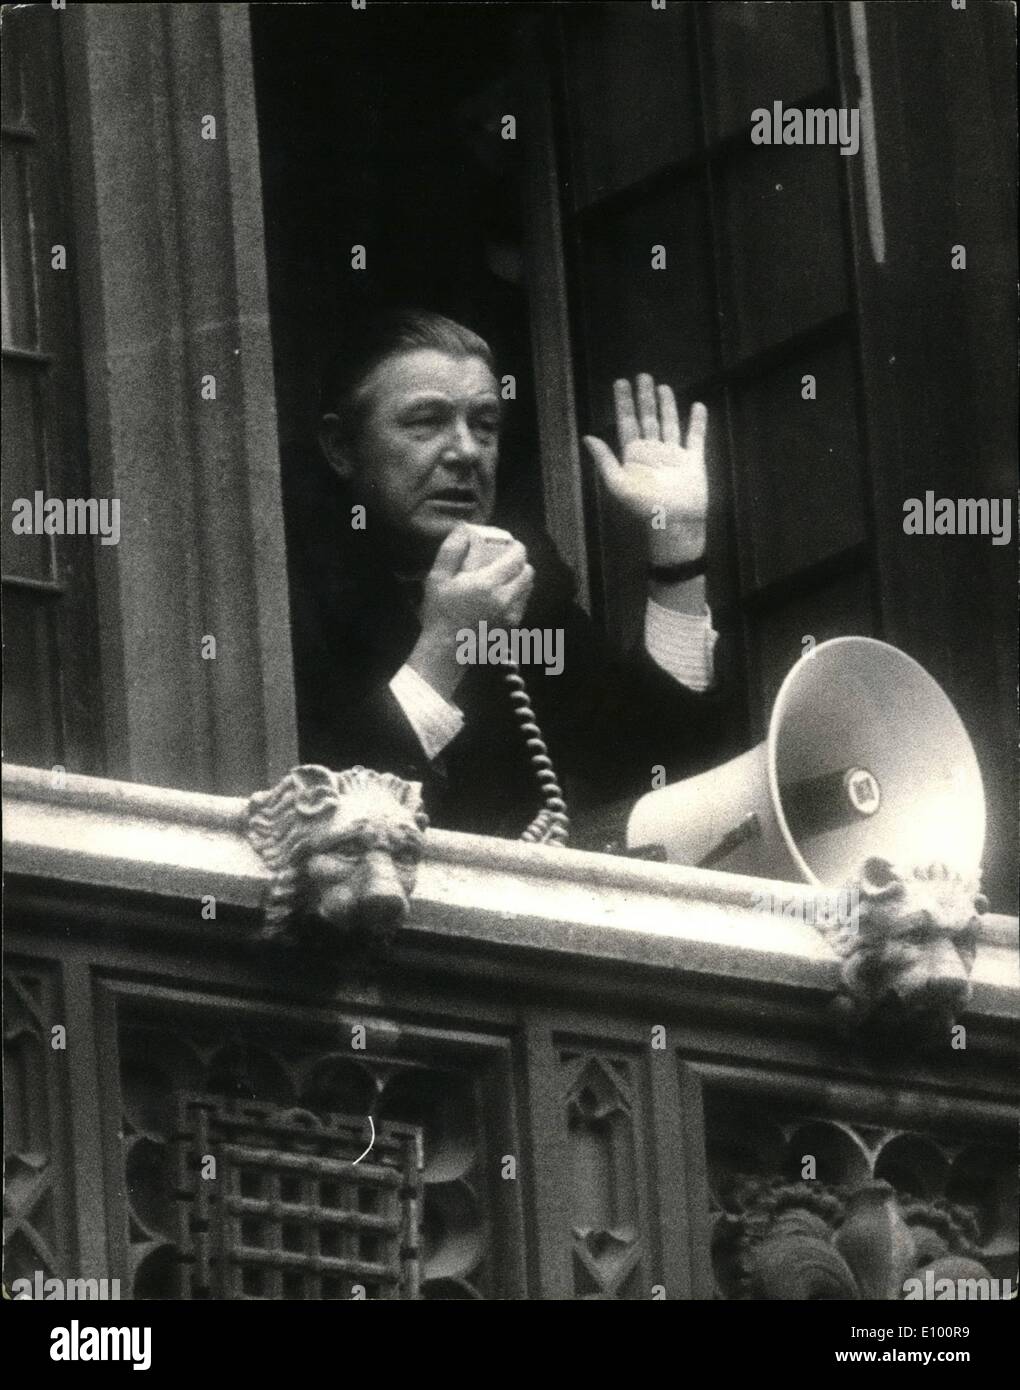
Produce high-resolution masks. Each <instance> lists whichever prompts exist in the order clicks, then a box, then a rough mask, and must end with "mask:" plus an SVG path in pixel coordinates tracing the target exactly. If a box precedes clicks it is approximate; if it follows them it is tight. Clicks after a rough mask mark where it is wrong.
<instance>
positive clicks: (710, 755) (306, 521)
mask: <svg viewBox="0 0 1020 1390" xmlns="http://www.w3.org/2000/svg"><path fill="white" fill-rule="evenodd" d="M290 465H291V466H290V469H289V470H287V471H285V478H288V479H289V480H290V484H289V486H288V489H287V503H286V516H287V535H288V566H289V570H290V593H291V614H292V624H293V640H294V664H295V680H296V686H297V702H298V729H299V740H300V750H301V758H302V761H304V762H316V763H323V764H325V765H326V766H328V767H333V768H337V769H339V768H345V767H350V766H352V765H354V764H356V763H361V764H363V765H364V766H366V767H373V768H375V769H376V770H377V771H380V772H383V771H387V772H395V773H397V774H398V775H399V776H401V777H405V778H408V779H410V780H413V781H418V782H421V783H422V784H423V795H424V800H425V806H426V810H427V811H428V814H429V818H430V822H431V824H433V825H435V826H440V827H443V828H445V829H451V830H464V831H471V832H474V833H476V834H486V835H499V836H506V837H509V838H517V837H518V836H519V835H520V834H521V831H522V830H523V829H524V828H525V826H526V825H527V824H528V823H529V821H530V820H531V819H532V817H533V816H534V815H535V813H536V812H537V811H538V809H539V808H540V805H541V796H540V793H539V789H538V784H537V782H536V780H535V776H534V771H533V768H532V766H531V764H530V762H529V758H528V750H527V749H526V748H525V746H524V739H523V736H522V734H521V731H520V729H519V727H518V724H517V722H516V720H515V719H514V715H513V709H512V706H511V702H510V700H509V698H508V690H507V686H506V682H505V678H504V674H503V672H502V670H501V669H500V668H498V667H493V666H472V667H468V668H467V669H466V674H465V676H464V679H463V680H462V682H461V684H460V686H459V687H458V690H457V693H456V696H455V697H454V698H455V701H456V704H457V705H458V706H459V707H460V709H461V710H462V711H463V713H464V716H465V724H464V727H463V729H462V730H461V732H460V733H459V734H458V735H457V737H456V738H455V739H454V740H453V741H452V742H451V743H450V744H448V745H447V747H446V748H445V749H444V751H443V753H442V754H441V755H440V756H439V757H438V758H437V759H435V760H434V761H433V762H431V763H430V762H429V760H428V759H427V758H426V756H425V754H424V752H423V750H422V747H421V745H420V743H419V741H418V738H417V735H416V734H415V731H414V729H413V727H412V726H411V725H410V723H409V722H408V720H407V718H406V716H405V715H404V713H403V710H402V709H401V707H400V705H399V703H398V702H397V700H396V699H395V698H394V697H393V695H392V694H391V692H390V690H389V681H390V679H391V678H392V677H393V676H394V675H395V674H396V672H397V671H398V670H399V668H400V667H401V666H402V665H403V664H404V662H405V660H406V659H407V657H408V656H409V654H410V652H411V649H412V647H413V646H414V644H415V642H416V641H417V638H418V634H419V631H420V626H419V623H418V619H417V616H416V609H417V605H418V602H419V601H420V585H415V584H414V583H410V582H408V581H402V580H399V579H398V578H396V577H395V575H394V574H393V572H392V569H391V568H390V566H389V565H388V564H387V563H386V559H385V553H384V552H383V550H382V549H381V546H380V543H379V541H380V538H379V537H378V536H377V535H373V533H372V530H371V520H370V519H369V525H368V528H367V529H366V530H364V531H358V530H354V529H352V527H351V509H350V502H349V499H348V498H347V496H346V494H345V493H344V492H343V490H342V489H341V488H340V487H339V485H334V484H333V483H332V480H331V479H330V480H329V483H328V485H325V486H324V485H323V483H322V480H321V472H322V465H321V464H320V463H317V461H314V460H312V459H311V458H310V457H309V458H308V459H306V460H304V461H303V463H302V462H298V463H297V464H296V465H295V462H294V460H293V459H292V460H291V461H290ZM308 469H314V470H315V472H314V473H313V474H310V473H309V472H307V471H306V470H308ZM310 477H315V478H316V485H315V487H309V486H308V479H309V478H310ZM494 524H495V525H503V526H505V527H506V529H507V530H510V531H511V532H512V533H513V534H514V535H515V536H516V537H517V538H518V539H519V540H521V541H523V542H524V544H525V545H526V546H527V549H528V556H529V560H530V562H531V564H532V565H533V566H534V568H535V584H534V589H533V592H532V596H531V600H530V602H529V604H528V608H527V611H526V613H525V616H524V620H523V623H522V626H524V627H528V628H534V627H538V628H545V627H550V628H561V629H562V630H563V634H564V635H563V646H562V650H563V653H564V669H563V671H562V673H561V674H559V675H550V674H546V671H545V669H544V667H542V666H533V665H528V666H525V667H523V668H522V675H523V676H524V678H525V680H526V682H527V687H528V692H529V694H530V696H531V701H532V705H533V708H534V711H535V714H536V716H537V720H538V723H539V725H540V727H541V729H542V732H543V736H544V738H545V741H546V743H547V745H548V748H549V752H550V755H551V757H552V760H553V764H554V766H555V768H556V770H557V772H558V773H559V776H560V781H561V783H562V785H563V787H564V790H565V792H566V796H567V802H568V806H569V810H570V814H571V818H572V821H573V830H572V833H571V839H570V843H571V844H573V845H577V846H579V847H584V848H597V849H601V848H603V847H604V844H605V842H606V841H607V840H609V839H613V838H619V837H621V836H622V830H623V824H624V820H625V814H626V809H627V808H628V807H629V805H630V804H632V803H633V801H634V800H636V799H637V797H638V796H640V795H642V794H643V793H644V792H646V791H648V790H650V789H651V785H652V776H653V769H654V768H655V767H656V766H657V765H662V766H663V767H665V769H666V772H667V776H668V780H670V781H672V780H674V779H675V778H676V777H678V776H684V775H690V774H691V773H693V772H695V771H701V770H703V769H704V768H707V767H711V766H713V765H715V763H717V762H719V761H721V760H722V758H723V757H724V756H728V753H726V752H725V750H724V748H723V740H724V735H725V726H726V719H725V705H724V696H725V693H726V682H725V680H723V679H719V677H718V674H717V680H716V684H715V686H714V687H713V689H712V690H711V691H710V692H708V693H707V694H704V695H696V694H694V693H693V692H691V691H689V690H687V689H685V688H684V687H682V686H680V685H679V684H678V683H677V682H676V681H675V680H673V679H672V677H670V676H669V675H667V674H666V673H665V672H663V671H661V670H660V669H659V668H658V667H657V666H656V665H655V664H654V662H652V661H651V659H650V658H649V657H648V656H647V655H646V654H644V653H638V654H636V655H635V657H634V658H633V659H632V660H629V661H623V660H620V659H616V658H614V657H613V656H612V655H611V654H610V653H609V652H608V650H607V649H606V648H605V647H604V646H603V644H601V643H600V642H599V641H598V639H597V637H596V634H595V632H594V630H593V627H592V624H591V622H590V620H589V619H588V617H587V615H586V614H585V613H584V611H583V610H582V609H581V608H580V607H579V606H578V604H577V603H576V601H575V597H574V594H575V584H574V579H573V575H572V573H571V571H570V570H569V569H568V568H567V566H566V565H565V564H564V563H563V561H562V560H561V559H560V558H559V555H558V554H557V552H556V550H555V547H554V546H553V544H552V542H551V541H550V540H549V538H548V536H546V535H545V534H544V533H543V532H541V531H535V530H534V529H530V530H529V528H528V527H527V525H526V524H525V523H523V522H521V521H520V520H519V519H516V518H514V519H511V518H506V517H504V518H503V519H502V520H501V519H500V518H498V517H497V518H495V520H494ZM722 646H723V643H722V642H720V644H719V647H722ZM719 647H717V652H716V669H717V673H718V671H719V656H720V652H719ZM607 808H611V809H607ZM586 824H587V828H586Z"/></svg>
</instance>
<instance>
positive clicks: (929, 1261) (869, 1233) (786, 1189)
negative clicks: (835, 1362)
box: [713, 1178, 990, 1300]
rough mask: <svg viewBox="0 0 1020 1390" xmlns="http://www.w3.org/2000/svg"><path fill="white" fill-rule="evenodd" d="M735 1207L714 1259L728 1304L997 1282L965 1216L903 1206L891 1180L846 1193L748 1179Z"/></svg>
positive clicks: (876, 1295) (893, 1295)
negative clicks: (981, 1259)
mask: <svg viewBox="0 0 1020 1390" xmlns="http://www.w3.org/2000/svg"><path fill="white" fill-rule="evenodd" d="M736 1205H737V1207H738V1214H737V1215H730V1216H727V1217H725V1218H723V1223H722V1226H721V1228H720V1229H719V1231H718V1233H717V1236H716V1248H715V1250H714V1252H713V1253H714V1256H715V1263H716V1268H717V1270H719V1272H720V1276H721V1278H720V1282H721V1283H722V1285H723V1287H724V1290H725V1292H726V1295H727V1296H728V1297H729V1298H734V1299H740V1300H746V1299H765V1300H775V1299H783V1300H786V1299H797V1300H806V1299H812V1300H816V1299H883V1300H898V1299H903V1298H905V1297H906V1296H907V1291H908V1290H909V1289H917V1288H920V1289H921V1290H922V1291H924V1290H926V1289H929V1288H937V1287H938V1281H939V1280H940V1279H944V1278H945V1279H952V1280H956V1279H982V1278H983V1279H989V1278H990V1275H989V1272H988V1270H987V1269H986V1268H985V1267H984V1265H982V1264H979V1263H978V1262H977V1261H976V1260H975V1259H973V1258H972V1256H973V1253H974V1247H973V1245H972V1244H971V1241H970V1238H969V1237H970V1236H971V1235H972V1234H973V1230H972V1228H971V1227H969V1226H968V1224H967V1217H966V1214H965V1213H962V1212H960V1211H957V1210H954V1209H953V1208H952V1207H950V1206H948V1205H947V1204H945V1203H942V1202H929V1203H924V1202H907V1203H902V1204H901V1202H900V1200H899V1199H898V1198H897V1195H896V1193H895V1192H894V1191H893V1189H892V1187H891V1186H890V1185H889V1183H887V1182H881V1181H878V1182H875V1181H872V1182H865V1183H863V1184H861V1185H860V1186H859V1187H857V1188H856V1189H855V1190H852V1191H849V1192H848V1191H847V1190H846V1189H845V1188H843V1189H841V1188H834V1187H827V1186H825V1185H823V1184H821V1183H814V1182H800V1183H786V1182H783V1181H782V1180H778V1181H777V1180H771V1181H769V1180H761V1179H755V1178H747V1179H746V1180H745V1181H744V1183H743V1185H742V1190H741V1191H740V1192H739V1195H738V1197H737V1202H736ZM929 1276H930V1277H929ZM908 1280H919V1281H920V1283H919V1284H908V1282H907V1281H908ZM911 1296H914V1295H913V1294H911ZM923 1296H925V1297H927V1296H928V1295H927V1294H924V1295H923Z"/></svg>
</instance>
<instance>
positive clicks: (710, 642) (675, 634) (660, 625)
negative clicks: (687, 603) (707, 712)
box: [645, 598, 719, 694]
mask: <svg viewBox="0 0 1020 1390" xmlns="http://www.w3.org/2000/svg"><path fill="white" fill-rule="evenodd" d="M718 640H719V634H718V633H717V632H716V631H715V629H714V628H713V627H712V614H711V612H710V611H709V608H708V605H707V604H706V605H705V611H704V613H699V614H697V615H696V616H695V615H693V614H690V613H677V612H675V611H674V610H673V609H672V608H664V607H663V606H662V604H661V603H656V602H655V600H654V599H652V598H650V599H649V600H648V606H647V608H646V609H645V648H646V650H647V652H648V655H649V656H650V657H651V658H652V660H653V661H654V662H655V664H656V665H657V666H661V667H662V669H663V670H664V671H667V672H668V673H669V674H670V675H671V676H672V677H673V679H674V680H677V681H679V682H680V684H681V685H686V686H687V687H688V688H689V689H690V690H694V691H696V692H697V693H698V694H701V693H702V692H703V691H705V690H707V689H708V687H709V686H710V685H711V684H712V680H713V676H714V671H713V660H712V659H713V654H714V652H715V644H716V642H717V641H718Z"/></svg>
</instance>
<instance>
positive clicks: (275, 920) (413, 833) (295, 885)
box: [247, 764, 428, 944]
mask: <svg viewBox="0 0 1020 1390" xmlns="http://www.w3.org/2000/svg"><path fill="white" fill-rule="evenodd" d="M427 825H428V818H427V817H426V815H425V812H424V811H423V810H422V806H421V785H420V783H417V782H405V781H404V780H403V779H402V778H400V777H396V776H394V775H393V774H392V773H388V772H387V773H379V772H372V771H371V770H369V769H367V768H363V767H353V768H350V769H349V770H348V771H346V772H331V771H330V769H329V768H326V767H318V766H316V765H315V764H304V765H303V766H301V767H295V768H293V769H292V770H291V771H290V772H288V773H287V775H286V777H284V778H282V780H281V781H279V782H278V783H277V784H276V786H275V787H273V788H272V789H271V790H269V791H264V792H256V793H255V794H254V795H253V796H252V797H251V798H250V800H249V802H248V827H247V833H248V839H249V841H250V843H251V844H252V845H253V846H254V847H255V849H256V850H257V851H258V853H259V854H260V855H261V857H262V859H263V860H264V861H265V863H266V864H268V866H269V867H270V868H271V869H272V870H273V874H274V878H273V883H272V886H271V888H270V890H269V894H268V897H267V901H266V906H265V918H264V926H263V932H262V937H263V939H267V938H268V939H278V938H281V937H282V938H285V939H289V940H292V939H293V937H294V935H295V934H297V935H301V936H304V937H306V938H307V937H308V935H309V934H311V935H312V937H313V939H314V940H315V941H316V942H317V943H318V944H330V943H339V941H340V940H341V939H345V940H346V939H348V938H350V937H352V936H353V937H355V938H359V937H360V938H361V939H362V940H364V939H369V940H373V941H378V940H380V939H381V940H383V941H387V940H389V939H390V938H392V936H393V934H394V933H395V931H396V930H397V928H398V927H399V926H400V925H401V923H402V922H403V921H404V919H405V918H406V916H407V912H408V905H409V900H410V897H411V894H412V892H413V891H414V883H415V878H416V876H417V870H418V862H419V860H420V859H421V854H422V848H423V845H424V831H425V828H426V826H427ZM323 923H328V924H329V925H330V926H331V927H333V928H334V932H333V933H332V934H331V935H330V937H329V938H328V939H327V940H326V941H324V940H323V936H322V931H321V928H322V924H323Z"/></svg>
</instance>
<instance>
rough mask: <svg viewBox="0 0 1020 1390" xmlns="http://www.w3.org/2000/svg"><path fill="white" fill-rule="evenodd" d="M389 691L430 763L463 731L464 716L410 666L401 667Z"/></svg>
mask: <svg viewBox="0 0 1020 1390" xmlns="http://www.w3.org/2000/svg"><path fill="white" fill-rule="evenodd" d="M390 690H391V692H392V694H393V698H394V699H395V700H396V702H397V704H398V705H399V706H400V708H401V709H402V710H403V711H404V714H405V715H406V717H407V722H408V723H409V724H410V725H411V727H412V729H413V730H414V732H415V733H416V734H417V735H418V742H419V743H420V744H421V746H422V748H423V749H424V750H425V756H426V757H427V758H428V759H429V761H431V760H432V759H433V758H438V756H439V754H440V753H441V752H442V751H443V749H444V748H445V747H446V745H447V744H448V743H452V742H453V740H454V739H455V738H456V737H457V735H458V734H459V733H460V731H461V729H463V727H464V715H463V713H462V712H461V711H460V710H459V709H458V708H457V706H456V705H451V704H449V703H448V702H447V701H446V700H444V699H443V697H442V695H440V694H439V692H438V691H437V690H433V688H432V686H431V685H429V683H428V681H427V680H426V679H425V678H424V676H419V674H418V672H417V671H416V670H415V669H414V668H413V667H412V666H401V668H400V670H399V671H398V672H397V674H396V675H395V676H394V677H393V679H392V680H391V681H390Z"/></svg>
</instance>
